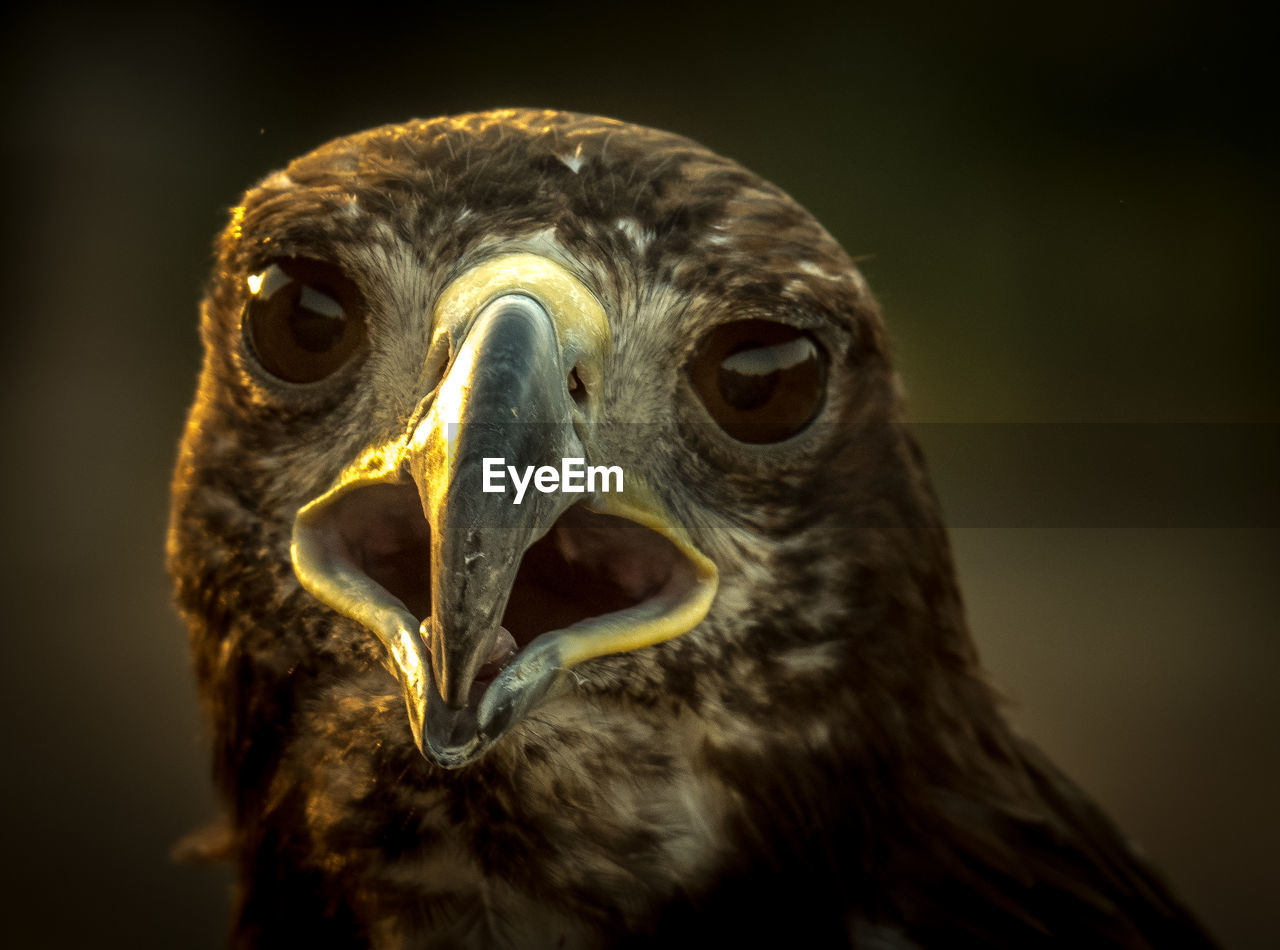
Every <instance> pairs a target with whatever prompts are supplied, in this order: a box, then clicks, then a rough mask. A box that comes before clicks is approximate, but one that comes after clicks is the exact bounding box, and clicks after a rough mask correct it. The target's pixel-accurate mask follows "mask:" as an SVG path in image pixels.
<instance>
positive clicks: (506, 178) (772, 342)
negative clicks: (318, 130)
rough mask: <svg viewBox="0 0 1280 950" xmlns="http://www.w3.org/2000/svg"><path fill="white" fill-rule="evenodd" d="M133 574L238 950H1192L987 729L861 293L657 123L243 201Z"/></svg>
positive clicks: (378, 166) (459, 151) (595, 125)
mask: <svg viewBox="0 0 1280 950" xmlns="http://www.w3.org/2000/svg"><path fill="white" fill-rule="evenodd" d="M200 326H201V336H202V341H203V350H204V360H203V365H202V369H201V372H200V377H199V383H198V389H197V392H196V396H195V401H194V404H193V407H192V409H191V411H190V414H189V418H188V421H187V424H186V429H185V434H184V436H183V439H182V443H181V448H180V452H179V457H178V461H177V466H176V474H175V478H174V484H173V494H172V510H171V520H170V530H169V535H168V542H167V561H168V567H169V572H170V575H171V577H172V578H173V581H174V586H175V590H176V601H177V604H178V608H179V611H180V612H181V614H182V615H183V617H184V619H185V621H186V623H187V625H188V627H189V630H190V640H191V647H192V652H193V655H194V665H195V671H196V676H197V679H198V682H199V688H200V692H201V696H202V701H203V706H204V710H205V713H206V716H207V720H208V723H209V725H210V728H211V734H212V743H211V745H212V758H213V766H214V775H215V780H216V783H217V785H218V787H219V789H220V792H221V795H222V797H223V800H224V802H225V806H226V818H225V823H224V825H223V832H222V834H221V835H220V836H217V839H216V841H215V840H214V837H206V838H205V839H203V840H204V847H205V850H206V851H208V852H210V853H215V852H216V853H218V854H220V855H222V856H223V857H225V858H227V859H229V860H230V861H232V862H233V863H234V865H235V868H236V873H237V881H238V885H237V897H236V902H235V910H234V919H233V923H232V936H231V939H232V944H233V945H234V946H237V947H282V946H308V947H375V948H402V950H410V948H425V947H583V948H590V947H615V946H626V947H643V946H683V945H693V944H694V943H695V942H696V943H697V944H699V945H701V944H704V943H706V942H709V941H714V942H715V943H719V944H724V943H728V942H730V941H750V942H751V943H752V944H754V943H756V942H760V941H768V940H785V941H788V943H789V945H798V946H814V947H826V946H831V947H863V948H881V950H887V948H923V947H939V946H941V947H954V946H987V947H1018V948H1022V947H1038V946H1089V947H1101V946H1117V947H1156V946H1178V947H1189V946H1209V945H1210V944H1211V941H1210V938H1209V937H1208V936H1206V934H1205V933H1204V931H1203V930H1202V929H1201V928H1200V926H1199V925H1198V924H1197V922H1196V921H1195V920H1194V919H1193V917H1192V916H1191V915H1190V914H1189V913H1188V912H1187V911H1186V910H1185V909H1184V908H1183V906H1182V905H1181V904H1180V903H1179V901H1178V900H1177V899H1176V898H1175V897H1174V896H1173V895H1172V894H1171V893H1170V891H1169V890H1168V888H1167V887H1166V885H1165V884H1164V883H1162V881H1161V879H1160V877H1159V876H1158V875H1157V873H1156V872H1154V871H1153V870H1151V869H1150V868H1149V867H1148V866H1147V865H1146V864H1145V863H1144V861H1143V860H1142V858H1141V857H1140V856H1138V855H1137V854H1136V853H1135V851H1134V849H1133V848H1132V847H1131V846H1130V845H1129V844H1128V843H1127V841H1126V839H1125V838H1124V837H1123V836H1122V835H1121V833H1120V832H1119V831H1117V830H1116V828H1115V827H1114V826H1113V825H1112V823H1111V822H1110V821H1109V820H1108V819H1107V818H1106V817H1105V816H1104V815H1103V814H1102V813H1101V811H1100V810H1099V809H1098V808H1097V807H1096V806H1095V805H1093V804H1092V803H1091V802H1090V801H1089V800H1088V799H1087V797H1086V796H1085V795H1084V794H1082V792H1081V791H1080V790H1079V789H1078V788H1077V787H1076V786H1074V785H1073V784H1072V783H1071V782H1070V781H1069V780H1068V779H1067V778H1066V777H1065V776H1064V775H1063V774H1062V773H1061V772H1059V771H1058V770H1057V769H1056V768H1055V767H1054V766H1053V765H1052V764H1051V763H1050V762H1049V761H1047V760H1046V758H1045V757H1044V756H1043V755H1042V754H1040V753H1039V752H1038V751H1037V750H1036V749H1035V748H1034V747H1033V746H1031V745H1030V744H1029V743H1027V742H1026V741H1024V740H1023V739H1022V738H1020V737H1018V736H1017V735H1015V733H1014V732H1013V731H1012V730H1011V728H1010V726H1009V724H1008V723H1007V721H1006V719H1005V718H1004V715H1003V712H1002V707H1001V702H1000V700H999V698H998V695H997V693H996V692H995V690H994V689H993V687H992V686H991V684H990V683H989V681H988V679H987V677H986V675H985V673H984V671H983V669H982V667H981V665H980V663H979V659H978V657H977V655H976V652H975V648H974V645H973V642H972V640H971V638H970V635H969V632H968V629H967V627H966V621H965V616H964V610H963V605H962V600H961V594H960V591H959V589H958V587H957V583H956V576H955V570H954V568H953V564H952V558H951V554H950V551H949V542H948V537H947V532H946V529H945V526H944V524H943V521H942V517H941V514H940V510H939V505H938V502H937V500H936V498H935V496H934V493H933V491H932V489H931V486H930V482H929V478H928V475H927V472H926V466H925V461H924V459H923V457H922V454H921V452H920V450H919V448H918V447H917V445H916V443H915V442H914V441H913V439H912V436H911V434H910V432H909V431H908V429H907V428H906V427H905V425H904V412H903V398H902V393H901V386H900V384H899V381H898V378H897V376H896V374H895V370H894V368H893V364H892V361H891V358H890V350H889V345H888V340H887V336H886V331H885V327H884V325H883V322H882V319H881V316H880V311H879V307H878V305H877V303H876V302H875V299H874V298H873V296H872V294H871V292H870V290H869V289H868V287H867V284H866V282H865V280H864V278H863V276H862V275H861V274H860V273H859V271H858V269H857V268H856V267H855V266H854V264H853V262H852V261H851V259H850V258H849V256H848V255H847V254H846V253H845V252H844V251H843V250H842V249H841V247H840V246H839V245H838V243H837V242H836V241H835V240H834V239H833V238H832V236H831V235H830V234H828V233H827V232H826V231H825V230H824V229H823V228H822V227H821V226H820V225H819V224H818V223H817V221H816V220H815V219H814V218H813V217H812V216H811V215H810V214H809V213H808V212H807V211H805V210H804V209H803V208H801V207H800V206H799V205H798V204H797V203H796V202H795V201H793V200H792V199H791V198H790V197H789V196H788V195H787V194H785V193H784V192H783V191H782V190H780V189H779V188H777V187H775V186H774V185H772V184H770V183H768V182H766V181H764V180H762V179H761V178H760V177H758V176H757V175H755V174H753V173H751V172H750V171H748V170H746V169H745V168H743V167H741V166H740V165H738V164H737V163H735V162H733V161H731V160H729V159H726V158H723V157H721V156H719V155H717V154H714V153H713V152H711V151H709V150H707V149H706V148H703V147H702V146H700V145H698V144H696V143H695V142H693V141H690V140H689V139H687V138H683V137H680V136H678V135H674V134H670V133H667V132H662V131H657V130H653V129H648V128H641V127H637V126H634V125H629V124H625V123H622V122H618V121H614V120H611V119H606V118H600V117H596V116H589V115H581V114H574V113H567V112H558V111H539V110H501V111H490V112H480V113H474V114H467V115H460V116H454V117H447V118H437V119H431V120H428V121H411V122H407V123H405V124H400V125H390V126H385V127H381V128H376V129H373V130H371V131H366V132H363V133H361V134H356V135H351V136H348V137H344V138H340V139H337V140H335V141H332V142H330V143H328V144H326V145H324V146H322V147H320V148H318V149H316V150H315V151H313V152H311V153H310V154H307V155H305V156H303V157H301V158H299V159H297V160H295V161H293V162H292V163H291V164H289V165H288V166H287V167H286V168H284V169H283V170H281V171H277V172H275V173H274V174H271V175H269V176H268V177H267V178H265V179H264V180H263V181H262V182H261V183H260V184H258V185H257V186H256V187H254V188H252V189H251V190H250V191H248V192H247V193H246V194H245V196H244V198H243V201H242V203H241V204H240V205H239V206H237V207H236V208H235V209H234V210H233V212H232V214H231V218H230V222H229V224H228V226H227V227H226V229H225V230H224V231H223V233H222V234H221V236H220V238H219V239H218V242H217V248H216V264H215V266H214V270H213V275H212V278H211V280H210V282H209V284H208V288H207V293H206V295H205V298H204V301H203V305H202V310H201V324H200Z"/></svg>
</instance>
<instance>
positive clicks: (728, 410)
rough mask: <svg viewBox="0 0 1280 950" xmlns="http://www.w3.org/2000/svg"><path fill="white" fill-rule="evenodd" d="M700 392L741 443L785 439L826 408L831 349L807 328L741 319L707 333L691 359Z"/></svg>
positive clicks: (696, 389) (693, 379)
mask: <svg viewBox="0 0 1280 950" xmlns="http://www.w3.org/2000/svg"><path fill="white" fill-rule="evenodd" d="M688 370H689V378H690V381H691V382H692V383H693V389H694V392H696V393H697V394H698V398H699V399H701V400H702V404H703V405H704V406H706V408H707V411H708V412H709V413H710V414H711V418H713V419H714V420H715V421H716V422H717V423H718V424H719V426H720V428H722V429H723V430H724V431H725V432H727V433H728V434H729V435H731V436H732V437H733V438H735V439H737V440H738V441H739V442H752V443H757V444H761V443H769V442H781V441H782V440H783V439H789V438H791V437H792V436H793V435H796V434H798V433H799V432H801V431H802V430H803V429H804V428H805V427H806V426H807V425H808V424H809V423H810V422H812V421H813V418H814V417H815V416H816V415H817V414H818V410H819V409H820V408H821V407H822V400H823V397H824V395H825V393H826V383H827V363H826V353H825V352H824V351H823V350H822V349H821V348H820V347H819V346H818V344H817V343H816V342H815V341H814V339H813V338H812V337H811V336H809V334H808V333H806V332H805V331H803V330H801V329H799V328H797V327H793V326H788V325H787V324H784V323H773V322H771V321H768V320H738V321H736V322H734V323H725V324H721V325H720V326H718V327H716V328H715V329H714V330H712V331H711V333H710V334H708V335H707V338H706V339H705V340H704V341H703V343H702V346H701V347H700V348H699V350H698V353H697V355H696V356H694V358H693V360H692V362H691V363H690V364H689V367H688Z"/></svg>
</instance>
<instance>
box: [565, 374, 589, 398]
mask: <svg viewBox="0 0 1280 950" xmlns="http://www.w3.org/2000/svg"><path fill="white" fill-rule="evenodd" d="M568 387H569V395H570V396H572V397H573V401H574V402H576V403H577V404H578V405H582V404H583V403H584V402H586V401H587V387H586V386H584V385H583V384H582V377H581V376H579V375H578V367H576V366H575V367H574V368H573V369H571V370H569V380H568Z"/></svg>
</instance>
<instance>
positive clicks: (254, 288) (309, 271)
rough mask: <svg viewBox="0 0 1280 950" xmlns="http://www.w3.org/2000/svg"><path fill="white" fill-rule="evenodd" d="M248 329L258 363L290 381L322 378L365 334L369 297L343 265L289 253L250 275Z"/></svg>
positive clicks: (345, 358)
mask: <svg viewBox="0 0 1280 950" xmlns="http://www.w3.org/2000/svg"><path fill="white" fill-rule="evenodd" d="M248 285H249V302H248V304H246V306H245V310H244V331H245V334H246V336H247V337H248V340H249V343H250V345H251V347H252V350H253V353H254V355H255V356H256V357H257V358H258V362H259V363H261V364H262V368H263V369H265V370H266V371H267V372H268V373H270V374H271V375H272V376H275V377H277V378H279V379H282V380H284V381H285V382H289V383H316V382H319V381H320V380H322V379H326V378H327V377H329V376H332V375H333V374H334V373H336V372H337V371H338V370H339V369H341V368H342V367H343V365H345V364H346V362H347V361H348V360H349V359H350V358H351V357H352V355H354V354H355V352H356V350H357V349H359V347H360V345H361V343H363V342H364V338H365V319H364V317H365V314H364V309H365V308H364V299H363V297H362V296H361V295H360V291H359V290H358V289H357V288H356V285H355V284H354V283H353V282H352V281H351V279H350V278H348V277H347V276H346V275H345V274H344V273H343V272H342V271H341V270H340V269H339V268H338V267H336V266H335V265H333V264H329V263H326V262H324V261H316V260H309V259H306V258H288V259H286V260H279V261H276V262H275V263H273V264H271V265H269V266H268V267H267V268H266V269H265V270H263V271H262V272H261V273H258V274H254V275H253V276H251V277H250V278H249V279H248Z"/></svg>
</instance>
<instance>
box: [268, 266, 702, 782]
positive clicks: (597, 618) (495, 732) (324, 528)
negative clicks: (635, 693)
mask: <svg viewBox="0 0 1280 950" xmlns="http://www.w3.org/2000/svg"><path fill="white" fill-rule="evenodd" d="M435 327H436V335H437V339H438V338H439V337H440V336H441V335H446V336H447V342H448V347H449V350H450V352H453V353H455V354H456V355H455V356H454V357H453V359H452V360H451V362H450V363H449V366H448V368H447V371H446V372H445V374H444V376H443V378H442V380H441V382H440V383H439V385H438V386H437V387H436V388H435V390H434V391H433V392H432V393H431V394H430V395H428V396H427V398H426V399H424V401H423V405H422V407H421V410H422V411H421V412H420V415H419V417H418V421H417V422H416V424H415V425H414V426H413V427H412V430H411V431H410V433H409V434H408V436H407V438H404V439H400V440H397V441H396V442H394V443H392V444H388V445H380V446H373V447H371V448H370V449H369V450H368V451H367V452H365V454H364V455H362V456H361V458H360V459H358V460H357V461H356V462H355V463H353V464H352V465H351V466H349V467H348V468H347V470H346V471H344V472H343V474H342V475H341V476H339V478H338V479H337V481H336V482H335V484H334V485H333V486H332V487H331V488H330V489H329V490H328V491H326V492H325V493H324V494H323V495H321V496H320V497H319V498H316V499H315V500H314V501H312V502H310V503H309V504H307V505H305V506H304V507H303V508H302V509H301V510H299V512H298V516H297V519H296V521H295V523H294V533H293V562H294V569H295V571H296V572H297V574H298V577H299V579H300V580H301V582H302V584H303V586H304V587H306V588H307V589H308V590H309V591H310V592H311V593H312V594H314V595H315V596H316V597H317V598H318V599H319V600H321V601H322V602H324V603H325V604H327V605H328V606H330V607H332V608H333V609H334V610H336V611H338V612H339V613H341V614H343V615H345V616H347V617H350V618H352V619H353V620H356V621H357V622H359V623H361V624H362V625H364V626H365V627H367V628H368V629H369V630H371V631H372V632H373V633H374V634H375V635H376V636H377V637H378V639H379V640H380V641H381V642H382V643H383V645H384V647H385V648H386V651H387V653H386V659H387V666H388V668H389V669H390V670H391V671H392V672H393V673H395V674H396V676H397V677H398V678H399V680H400V683H401V686H402V689H403V692H404V695H405V701H406V706H407V709H408V714H409V722H410V726H411V728H412V731H413V736H414V740H415V741H416V742H417V744H418V747H419V749H421V750H422V751H423V753H424V754H425V755H427V756H428V757H429V758H431V759H433V760H434V761H435V762H437V763H439V764H440V765H443V766H446V767H451V768H456V767H459V766H462V765H465V764H467V763H468V762H470V761H472V760H474V759H475V758H477V757H478V756H479V755H481V754H482V753H483V752H484V751H485V750H486V749H487V748H488V747H489V746H490V745H492V744H493V743H494V742H495V741H497V740H498V739H499V738H500V737H501V736H502V735H504V734H505V733H506V732H507V731H508V730H509V729H511V728H512V727H513V726H514V725H515V724H516V723H518V722H519V721H520V720H521V719H522V718H524V717H525V716H526V715H527V714H528V713H529V712H530V711H531V710H532V709H533V708H535V707H536V706H537V705H539V704H540V703H542V702H544V701H546V700H548V699H549V698H551V697H552V696H554V695H556V694H557V692H559V690H560V689H562V688H563V687H564V685H565V674H566V671H567V670H568V669H569V668H571V667H573V666H575V665H577V664H579V663H582V662H583V661H585V660H588V659H591V658H593V657H598V656H602V655H605V654H609V653H618V652H623V651H627V650H634V649H639V648H641V647H644V646H648V645H651V644H655V643H659V642H661V641H663V640H667V639H670V638H671V637H675V636H678V635H680V634H682V633H685V632H687V631H688V630H690V629H692V628H693V627H694V626H696V625H697V624H698V623H699V622H700V621H701V620H702V618H703V617H704V616H705V615H706V612H707V610H708V609H709V608H710V606H711V601H712V599H713V597H714V596H715V590H716V579H717V574H716V568H715V566H714V564H712V562H711V561H710V560H708V559H707V558H706V556H705V555H703V554H702V553H701V552H700V551H698V550H697V549H696V548H695V547H694V546H693V544H692V543H691V542H690V540H689V538H688V536H687V533H686V532H685V531H684V529H683V527H682V526H681V525H679V524H678V523H676V522H675V520H674V519H673V518H672V517H671V515H670V514H669V512H667V510H666V509H665V507H664V506H663V505H662V504H661V502H660V501H659V500H658V498H657V496H656V494H655V493H654V492H652V491H651V490H650V489H649V488H648V487H647V486H645V485H644V483H643V482H642V480H641V479H640V477H639V475H638V473H635V472H624V473H623V474H622V475H621V476H620V477H619V478H617V479H616V480H615V482H614V486H613V487H615V488H617V487H621V488H624V489H625V491H616V492H609V491H606V490H602V489H604V488H607V487H609V482H608V480H607V479H601V482H602V483H603V484H601V482H597V484H596V485H595V486H593V487H594V488H595V489H596V490H594V491H591V490H586V489H587V488H588V485H587V484H586V478H585V471H584V470H585V469H586V467H587V466H588V465H592V464H599V462H600V461H601V460H598V459H597V458H596V453H594V452H593V448H594V445H593V438H592V436H593V433H594V417H595V408H596V407H595V405H594V403H593V401H592V400H593V398H594V394H595V393H596V392H598V387H599V383H600V381H601V379H602V374H603V368H604V364H605V358H606V357H607V355H608V347H609V331H608V323H607V317H606V315H605V313H604V311H603V309H602V308H601V307H600V305H599V303H598V302H597V301H596V300H595V298H594V297H593V296H592V295H591V294H590V293H589V292H588V291H587V290H586V288H584V287H583V286H582V285H581V284H580V283H579V282H578V281H577V280H576V278H574V277H573V276H572V275H570V274H569V273H568V272H567V271H566V270H565V269H564V268H563V267H561V266H560V265H559V264H557V263H555V262H552V261H550V260H548V259H546V258H542V257H537V256H535V255H531V254H514V255H507V256H504V257H500V258H497V259H495V260H492V261H490V262H488V263H486V264H484V265H481V266H480V267H477V268H476V269H474V270H473V271H471V272H469V273H467V274H465V275H463V276H462V277H460V278H458V280H456V281H455V282H454V283H453V284H452V285H451V286H450V287H449V288H448V289H447V290H446V291H445V293H444V294H443V295H442V297H441V300H440V304H439V305H438V306H437V308H436V312H435ZM433 349H435V347H433ZM486 459H489V460H491V461H489V462H488V463H486ZM496 459H502V460H503V461H502V462H501V463H498V462H495V461H492V460H496ZM565 459H574V460H582V461H581V462H579V463H578V468H577V469H576V471H577V472H578V474H579V477H578V479H577V484H576V485H575V483H574V481H573V479H559V480H557V481H558V484H556V486H555V487H554V488H553V489H552V490H548V491H544V490H540V489H543V488H545V487H547V486H548V485H549V484H550V483H551V482H552V481H553V480H552V479H551V478H550V476H549V475H548V476H547V477H546V478H545V479H543V480H542V481H541V482H535V481H534V480H533V477H531V474H530V473H534V472H538V471H539V470H546V469H551V470H553V471H554V472H556V473H564V472H566V471H567V470H566V468H565V465H564V460H565ZM508 467H509V468H508ZM495 473H497V477H495ZM526 477H527V478H529V481H528V482H527V483H526V490H525V491H524V493H523V497H522V498H521V499H520V503H519V504H517V503H516V497H517V490H516V489H515V488H514V487H513V485H512V482H513V481H514V480H515V479H516V478H526ZM617 481H621V482H622V484H621V486H618V485H617ZM495 485H497V486H501V487H504V488H505V490H504V491H494V490H492V489H493V488H494V487H495ZM486 488H488V489H490V490H486Z"/></svg>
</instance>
